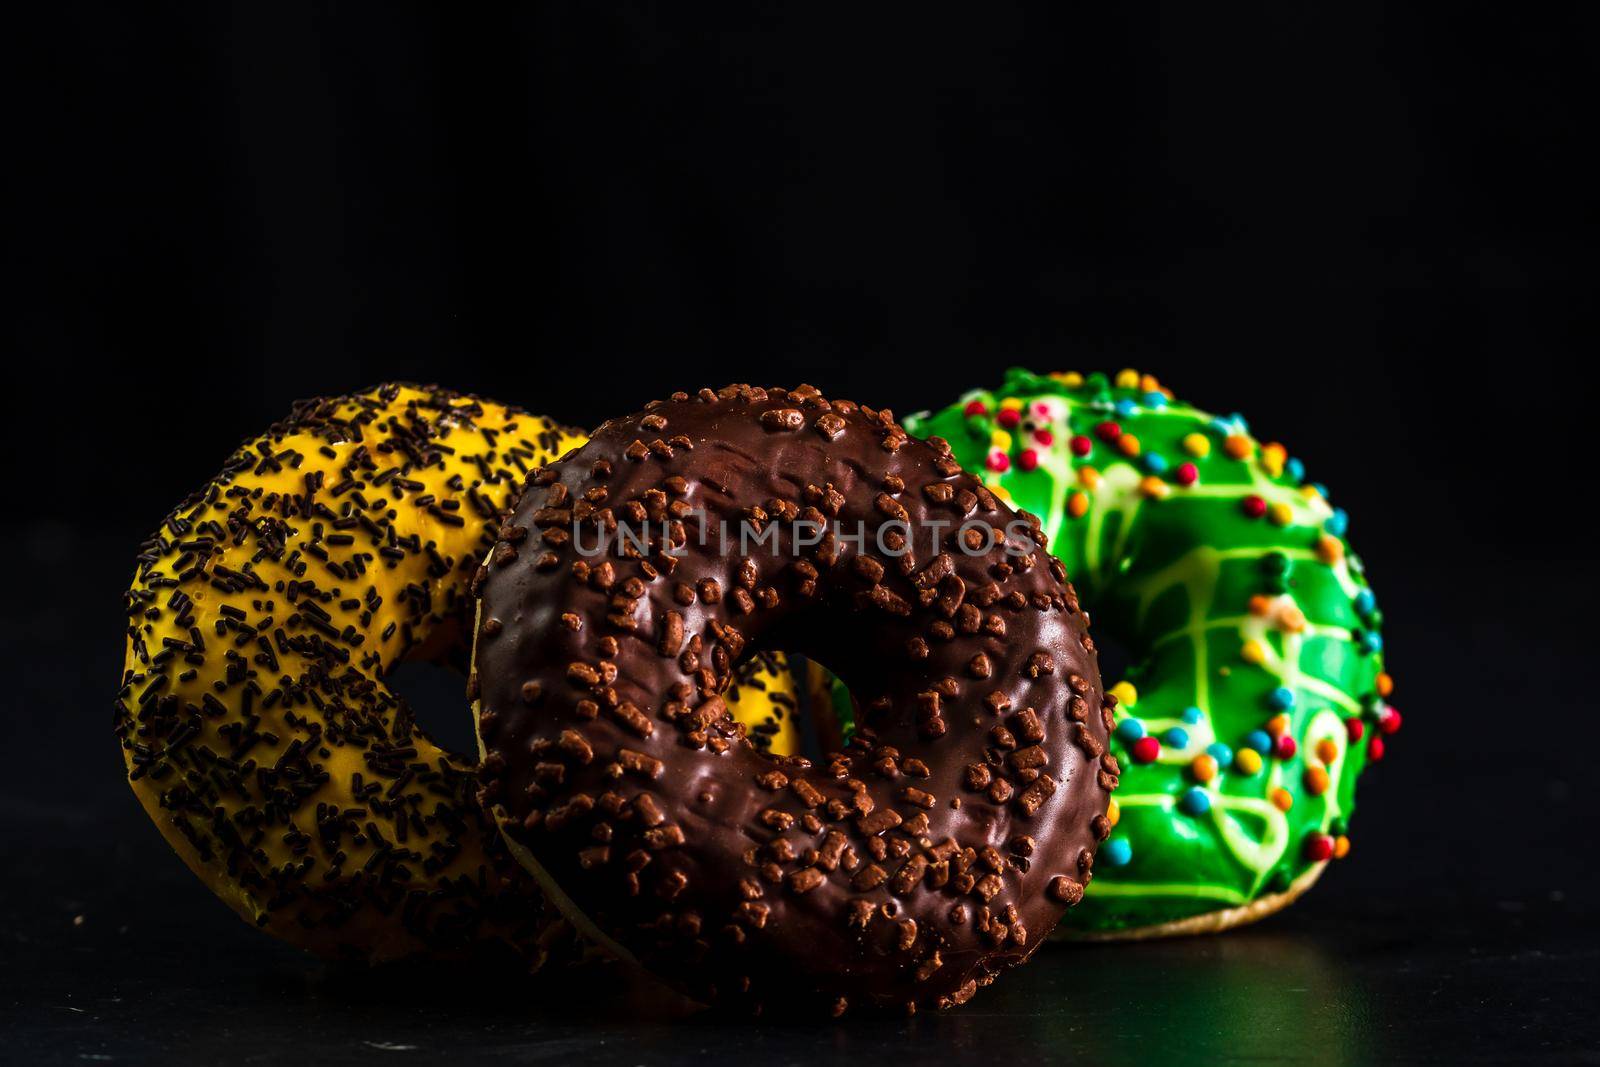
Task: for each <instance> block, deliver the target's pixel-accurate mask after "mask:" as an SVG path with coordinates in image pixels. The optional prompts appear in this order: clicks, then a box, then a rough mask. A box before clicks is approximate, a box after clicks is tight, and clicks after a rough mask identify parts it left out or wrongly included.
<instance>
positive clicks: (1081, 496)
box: [1067, 489, 1089, 519]
mask: <svg viewBox="0 0 1600 1067" xmlns="http://www.w3.org/2000/svg"><path fill="white" fill-rule="evenodd" d="M1088 510H1089V494H1088V493H1080V492H1078V491H1077V490H1076V489H1074V490H1073V491H1072V492H1070V493H1068V494H1067V515H1068V516H1070V517H1071V518H1074V519H1081V518H1083V516H1084V513H1085V512H1087V511H1088Z"/></svg>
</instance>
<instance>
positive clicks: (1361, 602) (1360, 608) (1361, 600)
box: [1356, 589, 1378, 618]
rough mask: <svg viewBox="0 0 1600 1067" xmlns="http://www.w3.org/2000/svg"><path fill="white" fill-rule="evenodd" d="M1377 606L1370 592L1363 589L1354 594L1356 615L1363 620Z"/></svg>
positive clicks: (1375, 598)
mask: <svg viewBox="0 0 1600 1067" xmlns="http://www.w3.org/2000/svg"><path fill="white" fill-rule="evenodd" d="M1377 606H1378V598H1377V597H1375V596H1373V595H1372V590H1370V589H1363V590H1361V592H1359V593H1357V594H1356V614H1357V615H1360V616H1361V617H1362V618H1365V617H1366V616H1368V615H1371V614H1372V612H1373V609H1375V608H1376V607H1377Z"/></svg>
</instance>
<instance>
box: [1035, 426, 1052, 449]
mask: <svg viewBox="0 0 1600 1067" xmlns="http://www.w3.org/2000/svg"><path fill="white" fill-rule="evenodd" d="M1033 439H1034V440H1035V441H1038V442H1039V444H1040V445H1041V446H1043V447H1045V448H1049V447H1050V446H1051V445H1053V444H1055V443H1056V435H1055V434H1053V433H1051V432H1050V431H1049V430H1035V431H1033Z"/></svg>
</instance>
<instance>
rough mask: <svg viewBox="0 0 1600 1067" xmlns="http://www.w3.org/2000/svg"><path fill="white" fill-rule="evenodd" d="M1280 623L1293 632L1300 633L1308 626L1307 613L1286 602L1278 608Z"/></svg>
mask: <svg viewBox="0 0 1600 1067" xmlns="http://www.w3.org/2000/svg"><path fill="white" fill-rule="evenodd" d="M1278 625H1279V626H1281V627H1283V628H1284V629H1285V630H1288V631H1289V632H1290V633H1292V634H1297V633H1300V632H1302V631H1303V630H1304V629H1305V628H1306V613H1305V612H1303V611H1301V610H1300V609H1299V608H1297V607H1295V606H1294V605H1293V604H1285V605H1284V606H1283V607H1281V608H1279V609H1278Z"/></svg>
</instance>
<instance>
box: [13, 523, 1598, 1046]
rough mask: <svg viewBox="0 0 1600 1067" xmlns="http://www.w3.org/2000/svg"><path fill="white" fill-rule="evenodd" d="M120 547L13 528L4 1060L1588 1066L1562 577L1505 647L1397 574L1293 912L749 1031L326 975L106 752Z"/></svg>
mask: <svg viewBox="0 0 1600 1067" xmlns="http://www.w3.org/2000/svg"><path fill="white" fill-rule="evenodd" d="M46 534H48V536H46ZM123 540H125V539H122V538H118V537H114V536H111V535H107V534H101V533H97V532H95V531H93V530H91V529H85V528H81V527H76V526H70V525H58V526H52V527H50V528H49V529H48V530H47V531H46V532H45V533H36V534H30V535H29V536H28V537H27V538H26V539H19V540H12V539H11V537H10V535H9V533H8V532H7V531H3V530H0V549H3V551H0V558H11V559H22V560H25V561H27V565H26V566H23V567H22V568H21V569H20V570H18V571H17V572H16V574H15V575H14V577H15V580H16V582H17V583H18V585H17V589H18V593H19V597H20V599H19V603H25V604H29V605H31V607H30V610H28V611H25V612H15V613H0V676H3V677H5V678H6V679H7V685H6V686H5V687H0V700H3V703H4V715H3V716H0V747H3V748H4V751H6V753H7V755H8V757H10V758H9V760H8V763H7V767H6V771H5V773H4V774H3V775H0V864H3V867H4V870H5V872H6V876H5V877H4V878H0V1063H4V1062H16V1063H28V1064H33V1063H71V1064H80V1065H81V1064H83V1063H93V1062H112V1063H123V1062H126V1063H139V1062H151V1063H162V1064H168V1063H183V1062H199V1063H217V1062H228V1063H234V1062H251V1063H254V1062H261V1063H285V1062H289V1063H297V1064H312V1063H324V1062H327V1063H342V1062H356V1061H361V1062H363V1063H366V1064H370V1063H372V1062H374V1058H382V1057H392V1058H393V1059H394V1061H395V1062H413V1063H415V1062H425V1061H429V1060H432V1059H436V1058H443V1057H446V1056H451V1055H459V1056H461V1057H463V1058H464V1059H466V1060H467V1061H468V1062H478V1061H482V1062H497V1061H522V1062H556V1063H565V1062H581V1063H593V1064H606V1063H681V1062H690V1061H701V1062H704V1061H710V1062H718V1061H720V1060H729V1061H732V1062H740V1063H744V1062H749V1063H803V1062H813V1061H830V1062H831V1061H837V1060H839V1059H842V1058H847V1057H873V1056H879V1057H882V1058H884V1059H885V1060H888V1061H893V1062H898V1061H900V1060H902V1059H904V1058H906V1057H908V1056H915V1057H918V1058H924V1059H927V1058H931V1059H934V1060H935V1061H936V1062H939V1063H946V1062H948V1063H956V1062H973V1061H985V1062H991V1063H993V1062H995V1061H1022V1060H1040V1059H1041V1058H1043V1059H1045V1060H1048V1061H1054V1060H1061V1061H1066V1060H1068V1059H1069V1058H1075V1059H1077V1060H1078V1061H1079V1062H1085V1063H1094V1064H1102V1063H1120V1062H1134V1063H1159V1064H1167V1063H1173V1062H1182V1061H1200V1062H1205V1063H1208V1064H1218V1063H1228V1062H1250V1063H1262V1062H1280V1061H1294V1062H1310V1063H1331V1062H1345V1061H1349V1062H1372V1061H1385V1062H1428V1063H1450V1064H1457V1063H1507V1062H1511V1063H1518V1064H1524V1063H1547V1062H1549V1063H1574V1062H1576V1063H1597V1062H1600V996H1597V993H1600V982H1597V980H1596V979H1597V976H1600V906H1597V904H1596V902H1597V901H1600V893H1597V887H1600V864H1596V863H1595V861H1594V859H1593V857H1592V853H1591V851H1590V850H1591V848H1592V845H1591V844H1590V842H1591V841H1592V839H1593V837H1594V827H1595V825H1596V820H1595V817H1594V814H1593V813H1594V812H1595V811H1596V810H1597V797H1596V791H1595V788H1594V785H1595V783H1594V777H1593V774H1592V767H1591V765H1590V756H1589V751H1588V745H1589V743H1590V742H1589V741H1588V737H1589V735H1590V734H1591V733H1592V729H1593V728H1592V724H1590V723H1589V722H1588V721H1587V720H1588V719H1589V718H1590V717H1591V715H1592V713H1589V712H1587V711H1585V710H1584V709H1585V708H1586V706H1587V705H1586V702H1585V701H1584V700H1582V699H1579V697H1578V695H1577V694H1576V693H1575V692H1574V690H1576V689H1578V688H1580V687H1581V686H1582V679H1583V677H1584V675H1583V672H1581V671H1576V670H1574V669H1573V667H1572V664H1573V663H1575V662H1577V660H1575V659H1574V657H1573V650H1574V649H1575V648H1577V647H1579V646H1581V645H1582V643H1583V640H1584V636H1585V635H1587V633H1588V630H1587V629H1586V628H1585V625H1586V624H1585V621H1584V617H1585V612H1586V610H1587V609H1586V607H1585V605H1586V604H1587V603H1590V602H1591V601H1586V600H1584V599H1583V598H1579V597H1560V598H1554V599H1551V598H1547V597H1546V596H1545V595H1544V591H1548V590H1552V589H1568V588H1570V587H1571V580H1570V577H1571V573H1572V570H1571V568H1570V566H1567V565H1551V566H1549V567H1548V568H1547V569H1546V570H1545V571H1544V572H1541V571H1539V570H1537V569H1535V568H1533V567H1531V566H1530V567H1528V568H1526V569H1525V573H1526V575H1527V576H1528V578H1529V580H1528V581H1525V582H1518V583H1514V584H1512V585H1509V586H1507V587H1506V588H1505V589H1504V590H1503V595H1502V597H1501V599H1500V601H1499V605H1500V610H1501V611H1502V612H1503V613H1504V614H1505V616H1506V617H1508V618H1514V619H1522V620H1539V626H1538V627H1537V628H1536V629H1537V634H1538V635H1539V636H1540V640H1538V641H1534V640H1531V639H1530V640H1529V641H1528V643H1527V644H1526V645H1525V646H1519V647H1517V648H1514V649H1512V650H1511V653H1512V654H1508V651H1507V649H1508V646H1507V645H1506V631H1505V630H1504V629H1503V628H1500V627H1497V626H1494V625H1490V624H1489V623H1491V622H1492V621H1493V618H1494V616H1489V615H1485V614H1484V613H1483V612H1481V611H1479V610H1477V606H1478V603H1479V602H1478V600H1477V599H1476V597H1477V594H1476V592H1475V591H1474V589H1473V588H1472V587H1471V586H1470V585H1467V584H1464V583H1461V582H1459V581H1457V580H1456V577H1455V574H1454V572H1452V571H1450V570H1448V569H1437V570H1433V571H1430V570H1428V569H1426V568H1425V567H1423V566H1421V565H1419V564H1417V563H1413V564H1412V565H1410V566H1408V567H1406V568H1404V569H1400V570H1398V571H1397V575H1396V578H1397V580H1396V581H1395V582H1394V583H1391V584H1394V585H1396V586H1398V587H1401V588H1399V589H1398V590H1397V595H1402V594H1403V595H1404V596H1405V597H1406V602H1407V603H1411V604H1414V605H1417V607H1415V608H1414V609H1413V610H1410V611H1407V612H1404V613H1400V614H1399V616H1398V617H1399V619H1400V621H1399V623H1397V624H1396V626H1395V627H1394V629H1395V632H1396V634H1397V637H1398V638H1399V639H1400V641H1399V643H1401V644H1403V646H1404V647H1405V648H1406V650H1407V655H1406V657H1405V658H1406V660H1407V662H1408V663H1410V664H1411V665H1412V669H1411V671H1410V673H1408V674H1406V675H1404V676H1403V681H1402V684H1403V685H1404V686H1405V687H1406V689H1407V692H1408V693H1410V694H1411V696H1412V699H1411V700H1410V701H1408V702H1407V703H1406V704H1405V705H1404V706H1405V707H1406V708H1407V712H1408V715H1407V723H1408V725H1407V727H1406V730H1405V731H1404V732H1402V733H1401V734H1400V735H1397V739H1396V744H1395V746H1394V751H1393V755H1392V758H1390V759H1387V760H1385V761H1384V762H1383V764H1382V765H1380V766H1379V767H1376V768H1374V769H1373V770H1371V771H1370V772H1369V773H1368V774H1367V775H1366V776H1364V777H1363V779H1362V785H1361V791H1360V798H1359V799H1360V803H1359V807H1358V811H1357V813H1356V818H1355V821H1354V823H1353V830H1352V837H1353V840H1354V843H1355V848H1354V850H1353V851H1352V853H1351V855H1350V857H1349V858H1348V859H1345V860H1343V861H1341V862H1339V863H1336V864H1334V865H1333V866H1332V867H1331V868H1330V869H1329V871H1328V872H1327V874H1326V875H1325V876H1324V877H1323V879H1322V880H1321V882H1320V883H1319V884H1318V885H1317V886H1316V887H1315V888H1314V889H1313V890H1312V891H1311V892H1310V893H1309V894H1308V895H1307V896H1306V897H1305V898H1304V899H1302V900H1301V901H1300V902H1298V903H1297V904H1295V905H1294V906H1293V907H1291V908H1290V909H1288V910H1287V911H1285V912H1283V913H1281V914H1279V915H1277V916H1275V917H1272V918H1270V919H1268V920H1266V921H1264V922H1262V923H1260V924H1258V925H1256V926H1253V927H1249V928H1246V929H1242V930H1236V931H1233V932H1231V933H1228V934H1226V935H1223V936H1218V937H1207V938H1194V939H1185V940H1174V941H1160V942H1150V943H1143V944H1125V945H1105V946H1095V947H1085V946H1073V945H1058V944H1050V945H1046V946H1045V947H1044V948H1043V949H1042V950H1041V951H1040V952H1039V953H1038V954H1037V955H1036V956H1035V958H1034V960H1033V961H1032V962H1031V963H1030V964H1029V965H1028V966H1026V967H1024V968H1022V969H1020V970H1018V971H1015V972H1012V973H1011V974H1008V975H1006V976H1004V977H1002V978H1001V979H1000V980H999V981H998V982H996V983H995V984H994V986H993V987H991V988H990V989H987V990H984V991H982V992H981V993H980V994H979V995H978V996H977V997H976V998H974V999H973V1001H972V1002H971V1003H970V1004H968V1005H966V1006H965V1007H963V1008H960V1009H957V1010H955V1011H952V1012H948V1013H944V1014H923V1015H920V1016H918V1017H916V1018H912V1019H899V1018H880V1019H871V1018H857V1017H846V1018H845V1019H843V1020H840V1021H830V1020H823V1019H818V1020H807V1021H799V1022H778V1021H770V1020H768V1021H760V1022H751V1021H749V1020H744V1019H734V1018H726V1017H721V1016H715V1015H702V1016H698V1017H693V1018H681V1017H674V1016H673V1015H672V1014H670V1013H669V1012H667V1011H665V1010H664V1009H663V1006H662V998H661V997H659V996H655V995H652V994H650V993H649V991H647V990H636V991H635V992H633V993H632V994H630V995H628V996H626V997H618V996H617V995H616V994H615V992H614V989H613V986H614V985H615V981H614V977H613V975H611V974H610V973H609V972H608V973H601V974H592V973H591V974H579V975H571V974H564V975H562V976H560V977H559V978H558V979H557V980H554V981H552V980H548V979H527V978H523V977H519V976H516V975H510V974H506V973H504V972H496V973H481V972H473V971H472V970H469V969H463V968H461V967H433V968H424V967H409V968H390V969H381V970H377V971H369V970H359V969H349V968H345V967H339V966H329V965H326V964H323V963H320V962H318V961H316V960H314V959H312V958H310V957H308V956H304V955H302V954H300V953H298V952H296V951H295V950H293V949H290V948H288V947H287V946H285V945H282V944H279V943H277V942H275V941H273V940H271V939H270V938H267V937H264V936H262V935H261V934H259V933H257V932H255V931H254V930H251V929H250V928H249V927H247V926H246V925H245V924H244V923H241V922H240V921H239V920H238V919H237V918H235V917H234V915H233V913H232V912H231V911H229V910H228V909H227V908H226V907H224V906H223V905H222V904H221V903H219V902H218V901H217V900H216V899H215V898H213V897H212V895H211V894H210V893H209V892H208V891H207V890H206V889H205V888H204V887H203V886H202V885H201V884H200V883H199V881H198V880H197V879H195V878H194V877H193V876H192V875H191V874H190V873H189V872H188V871H187V870H186V869H185V868H184V866H183V864H182V863H180V862H179V861H178V859H177V857H175V856H174V855H173V854H172V851H171V850H170V849H169V848H168V847H167V845H166V843H165V842H164V841H163V840H162V839H161V837H160V835H159V834H158V833H157V832H156V830H155V829H154V827H152V826H151V825H150V822H149V820H148V819H147V818H146V817H145V816H144V813H143V812H142V810H141V809H140V807H139V805H138V803H137V802H136V801H135V800H134V798H133V795H132V794H131V793H130V792H129V790H128V788H127V785H126V783H125V780H124V772H123V768H122V761H121V759H120V756H119V754H118V751H117V747H116V745H115V743H114V742H113V741H112V738H111V734H110V724H111V711H110V694H111V691H112V689H113V688H114V686H113V684H112V683H113V680H114V679H115V678H116V677H117V672H118V669H119V665H120V657H121V643H120V640H119V636H120V635H119V633H118V630H117V626H118V625H119V620H118V619H117V617H116V616H115V614H114V613H113V610H112V609H111V608H110V605H112V604H114V603H115V602H116V591H117V590H118V589H119V588H120V587H121V586H122V584H123V583H124V582H126V580H127V578H126V566H125V564H124V560H125V559H126V547H125V545H124V544H123ZM68 563H71V564H72V565H73V566H75V567H77V568H78V569H79V570H81V571H86V572H87V576H86V577H85V578H84V585H85V589H86V590H87V591H86V592H85V594H84V597H85V598H88V599H89V600H91V601H92V602H94V603H97V604H102V605H105V606H106V608H105V610H104V611H101V612H100V613H99V615H98V616H96V621H95V632H94V633H93V634H91V635H89V636H85V635H84V634H83V633H81V632H79V627H80V625H81V622H80V610H79V606H78V605H79V604H80V603H81V602H82V599H83V598H80V599H79V600H74V599H73V598H71V597H62V596H59V595H54V594H52V592H51V586H50V581H49V577H50V576H51V575H54V574H59V573H61V570H62V568H63V567H65V566H66V565H67V564H68ZM100 616H103V617H100ZM1524 629H1526V628H1524ZM1526 632H1528V633H1529V634H1530V635H1532V634H1533V633H1534V631H1533V630H1526ZM1562 642H1565V643H1564V644H1563V643H1562ZM1458 664H1474V665H1478V666H1477V667H1476V668H1475V669H1474V670H1471V671H1468V670H1457V669H1455V665H1458ZM402 682H404V683H405V684H402ZM432 683H436V684H437V686H442V688H439V691H438V693H437V694H436V695H437V696H441V697H442V699H441V700H434V699H431V698H430V697H429V684H430V683H429V681H428V678H427V676H423V677H422V678H412V679H409V680H405V679H399V678H397V681H396V684H397V686H398V687H399V688H401V690H402V692H406V693H407V694H408V695H409V696H411V697H412V699H413V700H416V701H417V702H418V710H419V712H420V713H423V721H424V722H425V723H428V724H429V725H430V726H431V727H432V728H434V729H436V730H437V731H438V732H439V734H440V736H441V738H443V739H444V740H446V742H447V743H454V744H456V745H457V746H458V747H461V746H463V745H465V744H466V741H465V740H464V738H465V731H466V730H467V729H468V728H467V727H466V725H465V717H464V716H462V715H461V714H460V713H459V710H458V708H459V685H460V682H459V679H454V680H452V679H451V678H450V677H449V676H446V677H445V678H442V679H441V678H434V679H432ZM434 703H439V704H441V705H442V706H441V707H431V705H432V704H434ZM1469 711H1470V712H1473V714H1468V712H1469ZM430 716H431V718H430Z"/></svg>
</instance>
